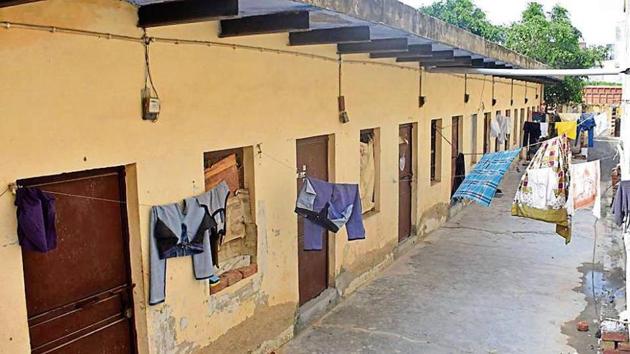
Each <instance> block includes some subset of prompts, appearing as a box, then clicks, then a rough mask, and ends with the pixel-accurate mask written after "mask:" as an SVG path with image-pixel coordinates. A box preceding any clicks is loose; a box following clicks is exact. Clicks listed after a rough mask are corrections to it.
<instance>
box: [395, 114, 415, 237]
mask: <svg viewBox="0 0 630 354" xmlns="http://www.w3.org/2000/svg"><path fill="white" fill-rule="evenodd" d="M399 134H400V139H399V144H398V241H403V240H405V239H406V238H408V237H409V236H410V235H411V183H412V181H413V163H412V162H413V160H412V158H413V156H412V147H413V135H412V134H413V126H412V125H411V124H405V125H401V126H400V131H399Z"/></svg>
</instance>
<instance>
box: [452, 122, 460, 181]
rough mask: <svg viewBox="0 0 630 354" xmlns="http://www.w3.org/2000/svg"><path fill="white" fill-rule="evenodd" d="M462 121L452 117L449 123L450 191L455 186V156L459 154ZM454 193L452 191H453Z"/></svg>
mask: <svg viewBox="0 0 630 354" xmlns="http://www.w3.org/2000/svg"><path fill="white" fill-rule="evenodd" d="M462 123H463V119H462V117H461V116H457V117H453V118H452V121H451V190H453V188H454V186H455V177H456V176H457V155H459V153H460V152H461V149H460V146H459V143H460V141H461V140H460V134H461V133H462V127H461V124H462ZM453 193H454V191H453Z"/></svg>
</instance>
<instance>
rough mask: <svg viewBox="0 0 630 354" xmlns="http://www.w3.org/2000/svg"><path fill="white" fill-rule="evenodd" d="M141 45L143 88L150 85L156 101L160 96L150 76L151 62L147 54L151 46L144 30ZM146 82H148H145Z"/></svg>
mask: <svg viewBox="0 0 630 354" xmlns="http://www.w3.org/2000/svg"><path fill="white" fill-rule="evenodd" d="M143 39H144V41H143V44H144V62H145V65H146V73H145V78H144V88H148V85H147V84H151V90H153V92H155V97H156V98H157V99H160V94H159V93H158V90H157V88H156V87H155V84H154V83H153V76H152V75H151V60H150V54H149V46H150V45H151V41H152V40H151V38H150V37H147V31H146V29H145V30H144V36H143ZM147 80H148V82H147Z"/></svg>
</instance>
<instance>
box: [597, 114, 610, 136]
mask: <svg viewBox="0 0 630 354" xmlns="http://www.w3.org/2000/svg"><path fill="white" fill-rule="evenodd" d="M609 130H610V123H609V121H608V115H607V114H606V113H599V114H596V115H595V136H601V135H603V134H605V133H609Z"/></svg>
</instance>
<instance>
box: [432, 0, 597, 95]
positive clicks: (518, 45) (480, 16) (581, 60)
mask: <svg viewBox="0 0 630 354" xmlns="http://www.w3.org/2000/svg"><path fill="white" fill-rule="evenodd" d="M420 11H422V12H424V13H426V14H428V15H431V16H435V17H438V18H440V19H442V20H444V21H446V22H449V23H451V24H454V25H456V26H458V27H461V28H464V29H466V30H469V31H471V32H473V33H476V34H478V35H480V36H482V37H484V38H486V39H488V40H491V41H495V42H499V43H501V44H503V45H505V46H506V47H508V48H510V49H512V50H514V51H516V52H519V53H521V54H523V55H526V56H528V57H530V58H533V59H536V60H538V61H540V62H542V63H545V64H547V65H548V66H550V67H552V68H559V69H583V68H590V67H593V66H596V65H599V64H600V63H601V61H602V60H604V58H605V57H606V54H607V51H608V50H607V48H606V47H603V46H595V47H583V46H581V45H580V42H581V39H582V33H580V31H579V30H578V29H577V28H575V27H574V26H573V24H572V23H571V18H570V16H569V12H568V11H567V9H565V8H563V7H562V6H559V5H556V6H554V7H553V9H552V10H551V12H549V13H545V10H544V8H543V6H542V5H541V4H539V3H536V2H531V3H529V4H528V6H527V8H526V9H525V11H523V13H522V16H521V20H520V21H518V22H515V23H513V24H511V25H510V26H508V27H501V26H496V25H493V24H492V23H490V21H488V19H487V17H486V15H485V13H484V12H483V11H482V10H481V9H479V8H478V7H477V6H475V5H474V3H473V2H472V1H471V0H439V1H437V2H435V3H433V4H432V5H430V6H427V7H423V8H421V9H420ZM583 87H584V78H579V77H567V78H565V80H564V82H563V83H561V84H558V85H548V86H546V87H545V101H546V102H547V103H549V104H551V105H556V104H561V103H569V102H574V103H580V102H582V88H583Z"/></svg>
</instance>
